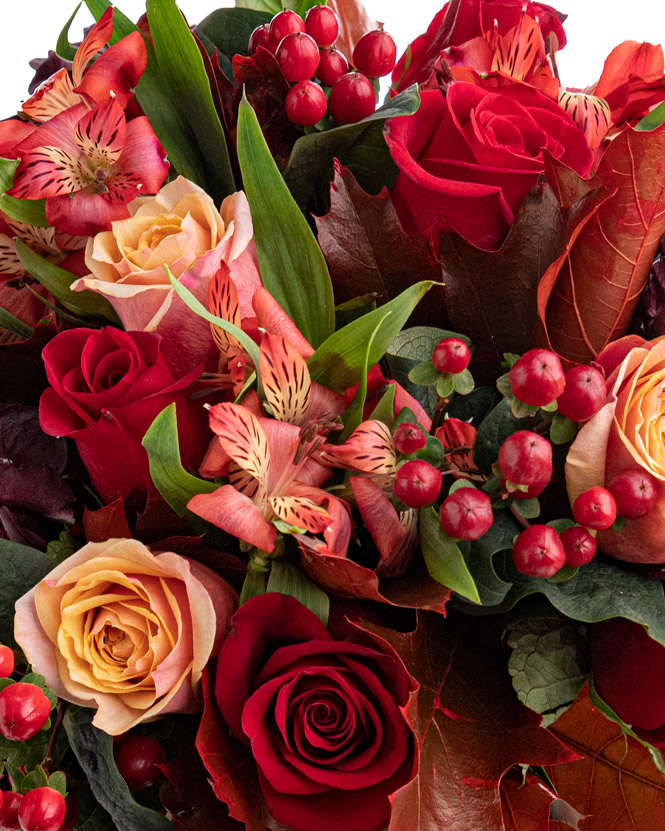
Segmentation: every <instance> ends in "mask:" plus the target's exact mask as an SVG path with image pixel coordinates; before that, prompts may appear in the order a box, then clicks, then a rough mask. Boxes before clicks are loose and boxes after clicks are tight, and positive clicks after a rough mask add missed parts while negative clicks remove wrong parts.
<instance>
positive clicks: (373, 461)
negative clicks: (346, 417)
mask: <svg viewBox="0 0 665 831" xmlns="http://www.w3.org/2000/svg"><path fill="white" fill-rule="evenodd" d="M321 457H322V459H323V460H324V461H325V462H327V463H329V464H332V465H334V466H335V467H344V468H348V469H349V470H356V471H358V472H359V473H369V474H372V475H374V476H384V475H388V476H391V475H393V474H394V473H395V471H396V465H397V456H396V453H395V445H394V444H393V439H392V435H391V433H390V428H389V427H388V425H386V424H384V423H383V422H382V421H377V420H376V419H369V420H368V421H363V422H362V424H359V425H358V427H356V429H355V430H354V431H353V433H351V435H350V436H349V438H348V439H347V440H346V441H345V442H344V444H338V445H327V446H326V448H325V450H324V451H322V452H321Z"/></svg>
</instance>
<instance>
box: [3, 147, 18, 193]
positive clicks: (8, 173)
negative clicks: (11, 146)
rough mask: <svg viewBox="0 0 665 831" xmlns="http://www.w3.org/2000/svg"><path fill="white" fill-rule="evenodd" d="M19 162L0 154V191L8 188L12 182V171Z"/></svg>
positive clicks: (14, 170)
mask: <svg viewBox="0 0 665 831" xmlns="http://www.w3.org/2000/svg"><path fill="white" fill-rule="evenodd" d="M19 164H20V160H19V159H5V158H3V157H2V156H0V193H4V192H5V191H6V190H9V189H10V188H11V186H12V185H13V184H14V173H16V168H17V167H18V166H19Z"/></svg>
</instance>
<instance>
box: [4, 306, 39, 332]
mask: <svg viewBox="0 0 665 831" xmlns="http://www.w3.org/2000/svg"><path fill="white" fill-rule="evenodd" d="M0 326H1V327H2V328H3V329H6V330H7V331H8V332H11V333H12V335H17V336H18V337H19V338H23V340H27V339H28V338H29V337H30V335H31V334H32V333H33V329H32V327H31V326H28V324H27V323H24V322H23V321H22V320H19V319H18V318H17V317H14V315H13V314H12V313H11V312H8V311H7V309H3V308H2V306H0Z"/></svg>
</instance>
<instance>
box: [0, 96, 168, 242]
mask: <svg viewBox="0 0 665 831" xmlns="http://www.w3.org/2000/svg"><path fill="white" fill-rule="evenodd" d="M16 149H17V153H18V155H19V156H20V157H21V162H20V164H19V166H18V168H17V170H16V174H15V177H14V186H13V188H12V189H11V190H10V191H8V193H9V194H10V195H11V196H15V197H17V198H18V199H43V198H46V218H47V219H48V221H49V224H50V225H52V226H53V227H54V228H56V229H57V230H59V231H66V232H67V233H69V234H74V235H78V234H80V235H84V236H93V235H94V234H96V233H97V232H98V231H102V230H106V229H107V228H109V227H110V225H111V222H112V221H113V220H116V219H124V218H125V217H128V216H129V210H128V209H127V203H128V202H131V201H132V200H133V199H134V198H135V197H136V196H138V195H139V193H154V192H155V191H157V190H159V187H160V185H161V184H162V182H163V181H164V177H165V176H166V173H167V171H168V167H169V166H168V163H167V162H166V159H165V154H164V149H163V148H162V146H161V144H160V143H159V140H158V139H157V136H156V135H155V133H154V132H153V129H152V127H151V126H150V123H149V121H148V119H147V118H145V117H144V116H142V117H140V118H134V119H132V121H130V122H129V123H127V122H126V120H125V114H124V112H123V110H122V107H121V106H120V105H119V104H118V102H117V101H116V100H115V99H113V98H109V99H108V100H107V101H105V102H104V103H103V104H99V105H97V106H96V107H94V109H92V110H89V109H88V107H87V106H86V105H85V104H77V105H76V106H75V107H70V108H69V109H68V110H65V111H64V112H62V113H60V114H59V115H56V116H55V117H54V118H52V119H51V120H50V121H48V122H47V123H46V124H43V125H42V126H41V127H38V128H37V129H36V130H35V131H34V132H32V133H31V134H30V135H29V136H28V137H27V138H26V139H25V140H24V141H22V142H21V143H20V144H19V146H18V147H17V148H16Z"/></svg>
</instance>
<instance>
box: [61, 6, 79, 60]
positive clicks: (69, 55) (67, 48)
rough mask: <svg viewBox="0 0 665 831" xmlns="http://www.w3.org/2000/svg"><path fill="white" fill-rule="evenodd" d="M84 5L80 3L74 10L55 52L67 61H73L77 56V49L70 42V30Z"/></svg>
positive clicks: (64, 27)
mask: <svg viewBox="0 0 665 831" xmlns="http://www.w3.org/2000/svg"><path fill="white" fill-rule="evenodd" d="M82 5H83V3H82V2H81V3H79V4H78V6H77V7H76V8H75V9H74V13H73V14H72V16H71V17H70V18H69V20H68V21H67V22H66V23H65V25H64V26H63V28H62V31H61V32H60V35H59V36H58V42H57V43H56V45H55V51H56V53H57V54H58V55H60V57H61V58H64V59H65V60H66V61H73V60H74V56H75V55H76V47H75V46H72V45H71V43H70V42H69V30H70V28H71V25H72V23H73V22H74V18H75V17H76V15H77V14H78V10H79V9H80V8H81V6H82Z"/></svg>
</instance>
